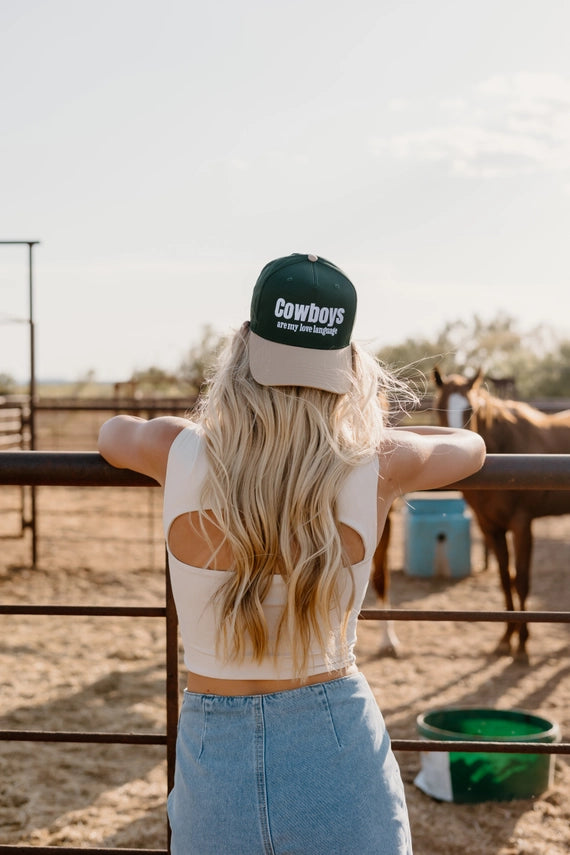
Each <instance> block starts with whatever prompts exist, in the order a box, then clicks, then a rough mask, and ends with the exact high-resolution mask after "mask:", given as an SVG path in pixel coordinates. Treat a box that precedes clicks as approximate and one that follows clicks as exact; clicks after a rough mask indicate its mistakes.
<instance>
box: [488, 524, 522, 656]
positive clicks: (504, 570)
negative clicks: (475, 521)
mask: <svg viewBox="0 0 570 855" xmlns="http://www.w3.org/2000/svg"><path fill="white" fill-rule="evenodd" d="M485 538H486V539H487V542H488V544H489V546H490V548H491V549H492V551H493V552H494V554H495V557H496V559H497V563H498V565H499V576H500V579H501V588H502V589H503V594H504V596H505V607H506V609H507V611H510V612H512V611H514V602H513V592H512V580H511V574H510V572H509V547H508V545H507V532H506V531H505V530H504V529H493V530H492V531H486V532H485ZM516 631H517V626H516V624H514V623H508V624H507V628H506V630H505V633H504V635H503V637H502V638H501V640H500V641H499V643H498V645H497V647H496V652H497V653H499V654H501V655H504V654H509V653H510V652H511V638H512V636H513V634H514V633H515V632H516Z"/></svg>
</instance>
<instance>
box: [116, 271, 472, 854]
mask: <svg viewBox="0 0 570 855" xmlns="http://www.w3.org/2000/svg"><path fill="white" fill-rule="evenodd" d="M355 311H356V293H355V290H354V287H353V285H352V283H351V282H350V280H349V279H348V278H347V277H346V276H345V275H344V274H343V273H342V272H341V271H340V270H339V269H338V268H337V267H335V266H334V265H333V264H331V263H330V262H328V261H326V260H325V259H322V258H317V257H316V256H313V255H309V256H305V255H296V254H295V255H291V256H287V257H285V258H280V259H276V260H275V261H273V262H270V263H269V264H268V265H266V266H265V267H264V268H263V270H262V272H261V274H260V276H259V279H258V281H257V283H256V285H255V289H254V293H253V298H252V305H251V320H250V321H249V322H248V323H246V324H244V325H243V327H242V328H241V329H240V330H239V331H238V332H237V333H236V334H235V335H234V337H233V339H232V340H231V342H230V343H229V345H228V346H227V348H226V350H225V352H224V353H223V354H222V356H221V359H220V361H219V365H218V367H217V371H216V373H215V375H214V377H213V378H212V380H211V382H210V385H209V390H208V394H207V395H206V396H205V397H204V399H203V401H202V403H201V405H200V407H199V409H198V411H197V414H196V416H195V417H194V418H193V419H192V420H187V419H181V418H170V417H166V418H157V419H153V420H150V421H145V420H142V419H138V418H134V417H130V416H117V417H115V418H112V419H110V420H109V421H108V422H106V423H105V424H104V425H103V427H102V429H101V433H100V440H99V449H100V451H101V454H102V455H103V456H104V457H105V458H106V460H108V461H109V463H111V464H112V465H114V466H118V467H124V468H129V469H133V470H135V471H138V472H142V473H144V474H146V475H150V476H151V477H153V478H155V479H156V480H157V481H158V482H159V483H160V484H162V485H163V486H164V530H165V537H166V540H167V547H168V553H169V564H170V572H171V576H172V586H173V591H174V597H175V602H176V607H177V611H178V617H179V621H180V630H181V635H182V641H183V645H184V656H185V664H186V666H187V668H188V683H187V689H186V691H185V694H184V702H183V705H182V711H181V715H180V722H179V730H178V742H177V762H176V774H175V785H174V789H173V791H172V792H171V793H170V795H169V799H168V811H169V817H170V823H171V828H172V852H173V853H174V855H210V853H211V855H257V853H272V855H282V853H283V854H284V853H288V855H352V853H354V855H372V853H385V855H399V853H406V854H407V853H411V851H412V850H411V840H410V831H409V824H408V816H407V811H406V805H405V798H404V791H403V786H402V781H401V778H400V774H399V769H398V766H397V764H396V761H395V758H394V756H393V754H392V752H391V749H390V741H389V737H388V734H387V732H386V728H385V725H384V722H383V719H382V716H381V713H380V711H379V709H378V706H377V704H376V702H375V699H374V696H373V695H372V692H371V690H370V688H369V686H368V684H367V682H366V680H365V678H364V676H363V675H362V674H361V673H360V672H359V671H358V668H357V666H356V662H355V656H354V646H355V641H356V622H357V615H358V612H359V610H360V607H361V604H362V601H363V598H364V594H365V591H366V586H367V583H368V577H369V572H370V563H371V559H372V555H373V553H374V549H375V547H376V545H377V542H378V540H379V537H380V535H381V533H382V529H383V527H384V524H385V521H386V516H387V513H388V510H389V508H390V505H391V503H392V501H393V500H394V499H395V498H396V497H397V496H399V495H401V494H403V493H406V492H409V491H415V490H423V489H430V488H433V487H440V486H443V485H445V484H449V483H451V482H454V481H456V480H459V479H461V478H463V477H466V476H467V475H469V474H471V473H472V472H474V471H476V470H477V469H479V468H480V466H481V465H482V463H483V460H484V455H485V450H484V446H483V443H482V441H481V439H480V437H479V436H478V435H477V434H475V433H472V432H470V431H463V430H451V429H444V428H430V427H421V428H420V427H418V428H407V429H404V428H395V429H390V428H388V427H387V426H386V425H385V424H384V419H383V409H382V405H381V400H382V399H385V398H386V397H389V396H390V395H391V394H392V393H393V390H394V386H395V385H397V384H395V381H394V380H393V379H392V378H390V377H389V376H388V375H387V374H386V373H385V372H383V371H382V370H381V369H380V367H379V365H378V364H377V362H376V361H375V360H374V359H373V358H372V357H370V356H369V355H367V354H366V353H364V352H363V351H361V350H360V349H359V348H358V347H357V346H356V345H355V344H353V343H351V332H352V327H353V323H354V317H355Z"/></svg>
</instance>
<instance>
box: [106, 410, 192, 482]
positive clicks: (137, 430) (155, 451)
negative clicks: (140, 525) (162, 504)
mask: <svg viewBox="0 0 570 855" xmlns="http://www.w3.org/2000/svg"><path fill="white" fill-rule="evenodd" d="M189 424H190V422H189V421H188V420H187V419H183V418H178V417H176V416H162V417H161V418H157V419H149V420H147V419H141V418H139V417H138V416H126V415H124V416H114V417H113V418H111V419H109V420H108V421H106V422H104V424H103V425H102V427H101V430H100V431H99V441H98V448H99V452H100V453H101V455H102V456H103V457H104V458H105V460H106V461H107V463H110V464H111V466H116V467H117V468H118V469H132V470H134V471H135V472H142V474H143V475H149V476H150V477H151V478H154V479H155V481H158V482H159V484H164V480H165V477H166V464H167V462H168V452H169V450H170V446H171V445H172V441H173V440H174V438H175V437H176V436H177V435H178V434H179V433H180V431H181V430H182V429H183V428H185V427H187V426H188V425H189Z"/></svg>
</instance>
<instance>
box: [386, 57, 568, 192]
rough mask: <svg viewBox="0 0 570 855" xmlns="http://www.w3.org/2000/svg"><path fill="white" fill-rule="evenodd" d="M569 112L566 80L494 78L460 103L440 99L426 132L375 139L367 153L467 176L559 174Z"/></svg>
mask: <svg viewBox="0 0 570 855" xmlns="http://www.w3.org/2000/svg"><path fill="white" fill-rule="evenodd" d="M569 108H570V78H566V77H562V76H560V75H556V74H530V73H520V74H513V75H495V76H492V77H489V78H487V79H486V80H483V81H481V82H480V83H479V84H478V85H477V86H475V87H474V88H473V89H472V91H471V92H470V93H468V94H467V95H466V96H464V97H463V98H444V99H442V100H440V101H439V102H438V103H437V104H436V105H435V108H434V110H433V114H434V115H435V117H436V119H437V123H436V124H434V125H432V126H431V127H427V128H419V129H418V130H412V131H409V132H408V133H406V134H395V135H393V136H391V137H384V138H380V139H376V140H374V141H373V142H372V143H371V148H372V151H373V152H374V153H375V154H376V155H378V156H386V155H391V156H393V157H397V158H401V159H407V160H415V161H418V162H421V161H424V162H437V163H442V164H444V165H446V166H447V167H448V169H449V171H450V172H451V173H454V174H460V175H464V176H469V177H478V178H479V177H483V178H492V177H495V176H501V175H512V174H521V173H529V172H537V171H540V170H566V169H568V168H570V109H569ZM408 115H409V113H408Z"/></svg>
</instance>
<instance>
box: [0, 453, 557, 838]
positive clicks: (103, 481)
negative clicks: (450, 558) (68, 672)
mask: <svg viewBox="0 0 570 855" xmlns="http://www.w3.org/2000/svg"><path fill="white" fill-rule="evenodd" d="M0 485H30V486H75V487H110V486H122V487H149V486H153V485H154V486H157V485H156V483H155V482H154V481H153V480H152V479H150V478H147V477H145V476H143V475H139V474H137V473H135V472H131V471H130V470H124V469H114V468H113V467H111V466H109V465H108V464H107V463H105V461H104V460H103V459H102V457H101V456H100V455H99V454H96V453H90V452H87V453H86V452H42V451H17V452H12V451H4V452H0ZM462 488H476V489H482V490H493V489H513V490H515V489H516V490H518V489H529V490H545V489H548V490H569V489H570V454H567V455H566V454H558V455H554V454H550V455H530V454H528V455H526V454H525V455H507V454H502V455H488V456H487V459H486V462H485V464H484V466H483V468H482V469H481V470H480V471H479V472H478V473H476V474H475V475H472V476H470V477H469V478H466V479H465V480H464V481H461V482H457V483H455V484H450V485H449V486H448V487H447V488H446V489H449V490H457V489H462ZM0 614H12V615H14V614H20V615H23V614H27V615H53V616H59V617H65V616H69V615H91V616H122V617H130V618H138V617H153V618H160V619H162V620H164V622H165V635H166V662H165V670H166V681H165V700H166V731H165V732H164V733H159V734H157V733H97V732H85V731H77V732H67V731H21V730H0V740H2V741H9V740H14V741H43V742H61V743H65V742H67V743H69V742H75V743H81V742H82V743H125V744H135V745H164V746H165V751H166V760H167V784H168V789H170V788H171V787H172V784H173V780H174V764H175V745H176V731H177V724H178V711H179V691H180V690H179V679H178V623H177V616H176V609H175V606H174V601H173V598H172V592H171V588H170V582H169V574H168V566H167V562H166V561H165V603H164V606H158V607H143V606H141V607H139V606H131V607H126V606H117V607H111V606H57V605H33V604H29V605H6V604H0ZM360 617H361V619H362V620H387V619H390V620H417V621H492V622H505V621H506V620H507V619H508V621H509V622H513V623H516V622H522V621H525V622H549V623H570V612H544V611H543V612H539V611H534V612H528V611H525V612H506V611H501V612H490V611H485V612H483V611H477V612H474V611H442V612H439V611H426V610H421V609H415V610H411V609H365V610H363V611H362V612H361V615H360ZM392 747H393V749H394V750H395V751H445V752H449V751H462V752H463V751H466V752H480V751H481V742H479V741H470V740H464V741H461V742H459V741H453V742H452V743H451V742H447V741H439V740H429V741H428V740H418V739H394V740H392ZM485 752H488V753H499V752H500V753H516V754H525V753H526V754H570V743H568V742H561V743H556V744H552V743H536V742H534V743H533V742H528V743H527V742H485ZM54 852H57V853H66V855H73V853H77V855H79V853H81V855H85V853H86V852H88V853H94V855H103V853H104V855H143V853H144V855H152V853H155V855H167V852H168V850H162V849H154V850H151V849H124V848H123V849H107V848H106V849H100V848H99V849H96V848H90V849H86V848H79V849H78V848H69V847H38V846H31V847H30V846H18V845H14V846H12V845H3V844H0V853H20V855H24V853H30V855H43V853H46V854H47V853H54Z"/></svg>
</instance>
